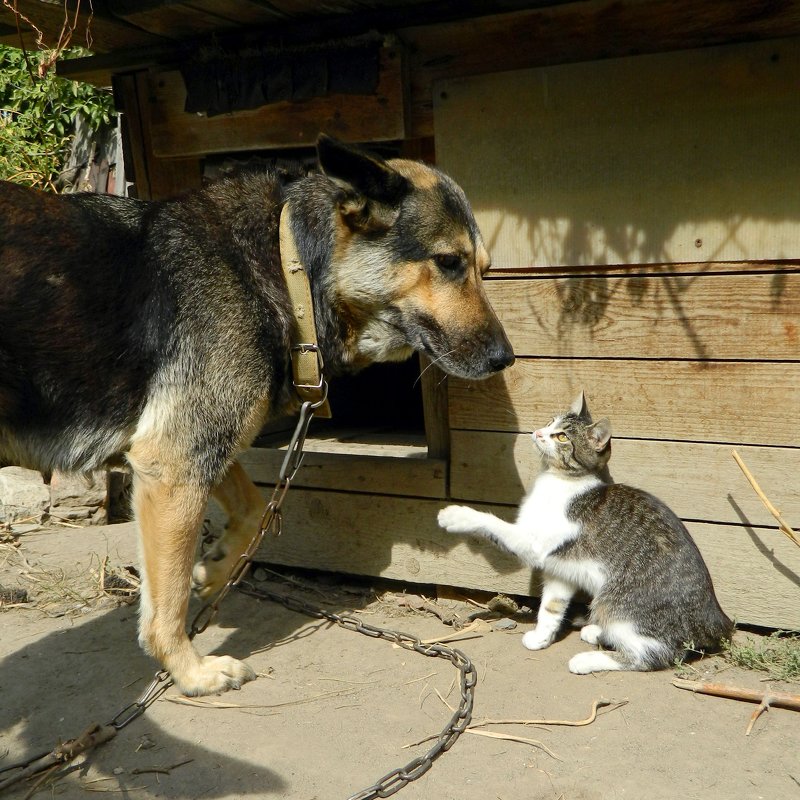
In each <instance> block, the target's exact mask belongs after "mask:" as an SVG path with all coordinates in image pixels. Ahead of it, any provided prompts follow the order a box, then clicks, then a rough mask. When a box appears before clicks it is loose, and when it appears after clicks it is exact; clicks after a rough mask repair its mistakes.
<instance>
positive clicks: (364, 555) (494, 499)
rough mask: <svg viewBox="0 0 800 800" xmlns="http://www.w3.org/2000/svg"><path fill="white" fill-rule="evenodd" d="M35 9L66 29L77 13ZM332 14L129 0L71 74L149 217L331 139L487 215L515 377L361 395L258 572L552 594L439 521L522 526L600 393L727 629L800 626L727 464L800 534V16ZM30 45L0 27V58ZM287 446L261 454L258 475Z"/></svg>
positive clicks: (777, 560) (360, 384)
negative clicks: (543, 455)
mask: <svg viewBox="0 0 800 800" xmlns="http://www.w3.org/2000/svg"><path fill="white" fill-rule="evenodd" d="M18 7H19V9H20V10H21V11H23V12H24V13H25V14H26V16H27V17H29V18H30V19H32V20H34V21H37V20H38V21H39V23H40V27H43V29H46V30H52V31H56V32H57V30H58V29H60V26H61V23H62V21H63V14H62V11H61V9H60V8H57V7H55V6H50V5H47V4H45V3H42V2H35V0H20V2H19V3H18ZM324 7H325V12H324V15H323V14H322V12H320V11H319V10H318V4H316V3H312V2H306V1H305V0H292V2H288V0H287V1H286V2H283V1H282V0H277V1H275V2H270V3H266V2H259V0H233V1H232V2H227V1H226V2H215V0H194V1H193V2H185V3H182V2H164V1H163V0H145V1H144V2H131V1H130V0H107V2H105V3H104V4H103V5H102V7H101V8H95V12H94V17H93V19H92V21H91V32H92V39H93V47H94V49H95V50H96V52H97V54H96V55H94V56H93V57H91V58H86V59H80V60H77V61H68V62H65V63H63V64H62V65H60V69H61V71H62V72H63V74H64V75H67V76H70V77H77V78H82V79H88V80H92V81H95V82H98V83H112V82H113V86H114V89H115V93H116V97H117V101H118V104H119V106H120V108H121V110H122V111H123V112H124V113H125V118H126V121H127V136H128V138H127V146H128V156H129V159H128V160H129V162H130V164H129V166H128V167H127V172H128V174H130V173H133V174H134V176H135V177H134V180H135V184H136V191H137V193H138V195H139V196H140V197H152V198H157V197H163V196H166V195H169V194H172V193H175V192H180V191H184V190H186V189H189V188H193V187H196V186H199V185H200V183H201V180H202V175H203V172H204V169H205V171H208V170H209V167H210V165H211V164H212V163H215V161H216V162H219V160H220V159H221V158H222V157H223V156H224V155H238V156H240V157H246V156H249V155H252V154H253V153H258V154H260V155H261V156H263V157H267V158H271V157H275V156H279V157H282V158H286V157H292V155H293V154H294V153H297V154H298V155H300V156H303V157H307V156H308V155H309V154H310V150H302V149H299V150H298V149H295V148H303V147H306V148H308V146H309V145H310V144H311V143H312V142H313V140H314V138H315V137H316V135H317V133H318V131H326V132H328V133H331V134H333V135H336V136H339V137H341V138H343V139H346V140H350V141H357V142H364V143H370V144H373V145H378V146H380V147H382V148H383V150H384V152H388V153H402V154H405V155H409V156H412V157H419V158H424V159H429V160H435V162H436V163H437V164H438V165H439V166H441V167H442V168H443V169H445V170H446V171H447V172H449V173H450V174H451V175H452V176H453V177H454V178H455V179H456V180H458V181H459V182H460V183H461V184H462V185H463V187H464V189H465V190H466V193H467V195H468V197H469V198H470V200H471V202H472V204H473V206H474V209H475V212H476V216H477V218H478V221H479V224H480V226H481V228H482V231H483V234H484V237H485V239H486V241H487V243H488V245H489V247H490V250H491V252H492V254H493V261H494V267H493V269H492V270H491V272H490V273H489V277H488V283H489V294H490V297H491V300H492V302H493V304H494V306H495V308H496V310H497V312H498V314H499V316H500V317H501V319H502V321H503V322H504V324H505V326H506V330H507V331H508V333H509V336H510V338H511V340H512V342H513V344H514V348H515V351H516V353H517V356H518V359H517V362H516V364H515V366H514V367H513V368H511V369H510V370H508V371H507V372H506V373H505V374H503V375H502V376H499V377H497V378H494V379H491V380H489V381H486V382H482V383H479V382H475V383H471V382H468V381H462V380H454V379H452V378H451V379H445V378H444V376H443V375H442V374H441V373H439V372H437V371H436V369H435V368H429V369H426V368H423V370H422V375H421V378H420V377H419V373H420V370H419V367H418V366H417V365H412V370H411V371H409V369H408V368H407V367H406V368H403V367H386V368H375V369H370V370H367V371H366V372H365V373H364V374H363V375H362V376H360V377H359V378H358V379H356V380H354V381H352V382H348V383H347V385H345V386H343V387H341V388H340V389H339V394H338V396H335V397H334V399H333V405H334V413H335V415H336V419H335V420H334V422H333V423H332V424H325V425H319V426H318V427H317V428H316V430H315V433H314V439H313V441H312V442H310V443H309V448H308V449H309V450H310V452H309V453H308V455H307V457H306V461H305V465H304V467H303V469H302V470H301V472H300V474H299V479H298V481H297V484H296V488H295V489H293V491H292V493H291V495H290V498H289V500H288V501H287V509H286V525H285V528H286V533H285V535H284V536H283V537H281V538H280V539H279V540H277V541H269V542H267V543H266V544H265V545H264V548H263V551H262V553H261V555H262V557H263V558H264V559H265V560H267V561H271V562H274V563H280V564H287V565H295V566H303V567H313V568H320V569H325V570H335V571H341V572H344V573H355V574H362V575H381V576H386V577H389V578H395V579H400V580H403V581H409V582H419V583H426V584H440V585H448V586H455V587H465V588H471V589H483V590H492V591H503V592H509V593H517V594H523V595H525V594H530V593H534V594H535V592H536V590H537V582H536V580H535V577H533V576H531V574H530V572H529V571H528V570H526V569H523V568H520V566H519V565H518V564H517V563H516V562H514V561H513V560H512V559H510V558H507V557H505V556H504V555H503V554H501V553H498V552H496V551H495V550H492V549H489V548H486V547H482V546H480V545H478V544H476V543H474V542H471V541H469V540H464V539H457V538H454V537H449V536H447V535H446V534H443V533H441V532H440V531H439V530H438V529H437V525H436V512H437V511H438V509H439V508H441V507H442V506H443V505H444V504H445V503H446V502H449V501H464V502H468V503H471V504H479V505H481V506H485V507H487V508H492V509H493V510H495V511H496V513H498V514H499V515H501V516H504V517H507V518H508V517H511V516H512V515H513V514H514V510H515V508H514V507H515V506H516V504H517V503H518V502H519V500H520V498H521V496H522V495H523V493H524V491H525V488H526V487H527V486H528V485H529V484H530V481H531V479H532V478H533V476H534V474H535V471H536V468H537V467H536V458H535V456H534V452H533V448H532V446H531V443H530V440H529V437H528V434H529V432H530V431H531V430H532V429H533V428H535V427H538V426H539V425H541V424H543V423H545V422H547V420H548V419H549V418H550V417H551V416H552V414H553V413H554V412H556V411H559V410H561V409H563V408H564V407H565V406H566V405H567V404H568V403H569V402H570V400H571V399H572V398H573V396H574V395H575V394H576V392H577V391H578V390H580V389H584V390H585V391H586V394H587V397H588V400H589V403H590V407H591V408H592V409H593V410H594V412H595V413H596V415H598V416H600V415H602V416H608V417H610V419H611V421H612V425H613V428H614V431H615V444H614V455H613V458H612V462H611V468H612V474H613V476H614V478H615V479H616V480H618V481H622V482H627V483H631V484H633V485H636V486H640V487H642V488H645V489H648V490H650V491H652V492H653V493H655V494H657V495H658V496H660V497H661V498H663V499H664V500H665V501H666V502H667V503H669V504H670V505H671V506H672V507H673V508H674V509H675V511H676V512H677V513H678V514H679V515H680V516H681V517H682V518H683V519H684V520H686V522H687V525H688V527H689V529H690V531H691V532H692V534H693V536H694V537H695V539H696V540H697V543H698V545H699V546H700V548H701V550H702V552H703V554H704V556H705V558H706V560H707V562H708V565H709V568H710V570H711V572H712V575H713V578H714V581H715V584H716V587H717V590H718V593H719V596H720V599H721V601H722V604H723V606H724V607H725V609H726V610H727V611H728V612H729V613H730V614H731V615H733V616H735V617H736V618H737V619H738V620H739V621H740V622H746V623H753V624H760V625H767V626H772V627H781V628H793V629H800V603H798V598H800V550H798V548H797V547H795V546H794V545H792V544H791V543H790V542H789V541H788V540H787V539H786V538H784V537H783V536H782V535H781V534H780V533H779V532H778V530H777V526H776V521H775V519H774V518H773V516H771V515H770V513H769V512H768V511H767V510H766V509H765V508H764V506H763V505H762V503H761V502H760V501H759V499H758V498H757V496H756V495H755V493H754V492H753V490H752V488H751V487H750V485H749V484H748V482H747V481H746V479H745V477H744V475H743V474H742V472H741V471H740V469H739V467H738V466H737V465H736V463H735V462H734V460H733V458H732V450H733V449H734V448H735V449H737V450H738V452H739V454H740V455H741V456H742V457H743V459H744V461H745V462H746V463H747V465H748V466H749V467H750V469H751V470H752V472H753V473H754V474H755V476H756V478H757V479H758V480H759V481H760V483H761V485H762V487H763V488H764V490H765V491H766V493H767V494H768V495H769V496H770V498H771V499H772V500H773V501H774V502H775V504H776V505H777V506H779V507H780V509H781V511H782V512H783V515H784V516H785V517H786V519H787V520H789V521H790V523H791V522H792V521H793V522H794V524H795V525H796V526H797V525H800V478H799V477H798V476H800V135H799V134H798V124H799V123H800V91H798V87H800V2H794V1H793V0H787V1H786V2H782V3H774V2H768V1H767V0H762V1H761V2H739V1H738V0H714V1H713V2H696V1H695V0H691V1H690V0H678V1H677V2H672V1H670V2H667V0H650V1H649V2H644V1H643V0H584V2H560V3H546V2H538V3H537V2H528V3H525V2H514V0H506V1H505V2H502V1H498V2H483V3H473V2H422V1H418V2H413V1H411V2H402V0H396V1H394V2H393V1H392V0H374V2H371V1H370V0H366V2H360V3H358V4H353V3H326V4H325V5H324ZM3 26H5V27H3ZM48 26H49V27H48ZM21 30H22V33H23V35H24V36H27V35H28V34H27V32H26V25H25V22H24V20H22V21H21ZM17 36H18V33H17V26H16V22H15V21H14V20H13V19H12V18H11V15H10V13H9V11H8V10H7V9H3V10H2V11H1V12H0V39H2V40H3V41H6V42H8V43H12V44H15V43H16V42H17V41H18V39H17ZM76 36H77V34H76ZM259 62H268V64H269V69H267V68H266V67H263V64H262V67H261V68H263V75H262V80H261V84H260V85H259V86H255V83H257V82H258V81H257V80H256V78H257V77H258V74H259V73H258V70H259V69H260V67H259ZM248 70H249V71H250V72H252V73H254V74H255V75H256V78H252V75H251V77H250V78H247V79H246V80H245V79H242V80H239V79H240V77H241V76H242V75H244V74H250V72H248ZM287 76H289V77H287ZM337 81H338V83H337ZM348 81H349V82H348ZM285 438H286V437H285V434H281V432H280V431H279V430H278V431H277V432H276V431H274V430H273V431H272V432H271V433H268V435H265V436H264V437H263V438H262V440H260V441H259V444H260V445H261V446H259V447H254V448H252V449H250V450H249V451H248V452H246V453H245V454H244V455H243V457H242V460H243V462H244V463H245V465H246V466H247V468H248V470H249V471H250V473H251V474H252V475H253V477H254V478H255V479H256V481H257V482H259V483H263V484H269V483H270V482H271V481H272V480H273V479H274V477H275V474H276V471H277V468H278V465H279V463H280V461H281V459H282V452H281V450H280V445H281V444H282V443H283V442H284V441H285Z"/></svg>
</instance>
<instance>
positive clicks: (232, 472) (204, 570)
mask: <svg viewBox="0 0 800 800" xmlns="http://www.w3.org/2000/svg"><path fill="white" fill-rule="evenodd" d="M212 494H213V495H214V498H215V499H216V500H217V501H218V502H219V504H220V505H221V506H222V509H223V511H224V512H225V513H226V514H227V516H228V523H227V525H226V526H225V531H224V532H223V534H222V536H221V537H220V538H219V539H218V540H217V541H216V542H215V543H214V544H213V545H212V547H211V548H210V549H209V551H208V552H207V553H206V554H205V556H204V557H203V560H202V561H199V562H198V563H197V564H196V565H195V567H194V571H193V572H192V588H193V589H194V591H195V592H196V593H197V594H198V595H199V596H200V597H203V598H208V597H211V596H212V595H214V594H215V593H216V592H218V591H219V590H220V589H221V588H222V586H223V584H224V583H225V580H226V579H227V577H228V574H229V573H230V571H231V568H232V567H233V565H234V563H235V562H236V560H237V559H238V558H239V556H241V555H242V553H244V551H245V550H246V549H247V545H248V544H250V540H251V539H252V538H253V536H255V534H256V532H257V531H258V527H259V525H260V524H261V517H262V515H263V512H264V503H265V501H264V498H263V497H262V496H261V493H260V492H259V491H258V489H257V488H256V487H255V485H254V484H253V482H252V481H251V480H250V478H249V477H248V475H247V473H246V472H245V471H244V469H243V468H242V465H241V464H240V463H239V462H238V461H234V462H233V464H232V465H231V468H230V469H229V470H228V473H227V474H226V475H225V477H224V479H223V480H222V482H221V483H220V484H219V485H218V486H217V487H216V488H215V489H213V491H212Z"/></svg>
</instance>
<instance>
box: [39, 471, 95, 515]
mask: <svg viewBox="0 0 800 800" xmlns="http://www.w3.org/2000/svg"><path fill="white" fill-rule="evenodd" d="M107 508H108V472H106V471H105V470H98V471H97V472H92V473H86V474H81V473H67V472H58V471H56V472H54V473H53V475H52V477H51V478H50V516H52V517H53V518H55V519H57V520H58V519H60V520H68V521H71V522H84V523H85V524H87V525H104V524H105V523H106V521H107V520H108V514H107Z"/></svg>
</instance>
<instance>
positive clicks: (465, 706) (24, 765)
mask: <svg viewBox="0 0 800 800" xmlns="http://www.w3.org/2000/svg"><path fill="white" fill-rule="evenodd" d="M323 386H324V390H323V392H324V393H323V397H322V399H321V400H318V401H316V402H311V401H306V402H304V403H303V404H302V406H301V408H300V418H299V420H298V422H297V427H296V428H295V431H294V434H293V436H292V439H291V441H290V443H289V448H288V450H287V453H286V457H285V458H284V460H283V464H282V466H281V470H280V473H279V478H278V482H277V483H276V485H275V488H274V490H273V492H272V497H271V498H270V500H269V502H268V503H267V506H266V509H265V510H264V514H263V516H262V518H261V524H260V525H259V528H258V530H257V531H256V534H255V535H254V536H253V538H252V540H251V541H250V544H249V545H248V546H247V549H246V550H245V551H244V552H243V553H242V554H241V556H239V558H238V560H237V561H236V563H235V564H234V565H233V567H232V568H231V571H230V573H229V574H228V579H227V581H226V582H225V585H224V586H223V587H222V588H221V589H220V590H219V591H218V592H217V594H216V595H214V597H212V598H211V599H210V600H209V601H207V602H206V603H205V604H204V605H203V606H202V607H201V608H200V610H199V611H198V612H197V614H196V615H195V617H194V619H193V620H192V622H191V624H190V626H189V638H190V639H194V637H195V636H196V635H197V634H198V633H202V632H203V631H204V630H205V629H206V628H207V627H208V626H209V625H210V624H211V623H212V622H213V620H214V619H215V618H216V616H217V612H218V610H219V605H220V603H221V602H222V601H223V600H224V599H225V597H227V595H228V594H229V592H230V591H231V589H233V588H234V587H238V588H239V590H240V591H242V592H243V593H245V594H248V595H250V596H252V597H256V598H259V599H266V600H273V601H276V602H279V603H281V604H283V605H284V606H285V607H286V608H288V609H290V610H292V611H297V612H300V613H302V614H307V615H308V616H311V617H314V618H316V619H326V620H328V621H330V622H333V623H335V624H337V625H339V626H341V627H342V628H346V629H348V630H352V631H356V632H357V633H363V634H364V635H365V636H370V637H371V638H373V639H383V640H385V641H388V642H392V643H393V644H396V645H398V646H400V647H402V648H404V649H406V650H412V651H414V652H416V653H420V654H421V655H424V656H428V657H429V658H444V659H446V660H448V661H450V662H451V663H452V664H453V666H454V667H456V669H458V671H459V673H460V683H461V702H460V704H459V706H458V709H457V710H456V711H455V713H454V714H453V717H452V718H451V719H450V721H449V722H448V724H447V725H446V726H445V728H444V729H443V730H442V732H441V733H440V734H439V736H438V737H437V739H436V742H435V743H434V744H433V746H432V747H431V748H430V749H429V750H428V751H427V752H426V753H425V754H424V755H422V756H419V757H417V758H415V759H413V760H412V761H410V762H409V763H408V764H406V765H405V766H403V767H398V768H397V769H394V770H392V771H391V772H389V773H387V774H386V775H384V776H383V777H382V778H381V779H380V780H379V781H378V782H377V783H375V784H373V785H372V786H370V787H368V788H366V789H362V790H361V791H360V792H356V794H353V795H350V797H348V799H347V800H373V798H376V797H390V796H391V795H393V794H395V793H396V792H399V791H400V789H402V788H403V787H404V786H406V785H407V784H408V783H410V782H411V781H415V780H417V778H419V777H421V776H422V775H424V774H425V773H426V772H427V771H428V770H429V769H430V768H431V766H432V764H433V762H434V760H435V759H436V758H438V757H439V756H440V755H441V754H442V753H444V752H445V751H447V750H449V749H450V747H452V745H453V743H454V742H455V740H456V739H457V738H458V737H459V736H460V735H461V734H462V733H463V732H464V730H465V728H466V727H467V725H468V724H469V722H470V720H471V719H472V707H473V701H474V694H475V684H476V682H477V673H476V671H475V667H474V665H473V664H472V662H471V661H470V660H469V658H468V657H467V656H466V655H465V654H464V653H463V652H461V651H460V650H457V649H455V648H451V647H447V646H445V645H442V644H431V645H426V644H423V643H422V641H420V639H418V638H417V637H416V636H411V635H410V634H407V633H402V632H400V631H392V630H387V629H383V628H377V627H375V626H373V625H368V624H367V623H365V622H362V621H361V620H360V619H358V618H357V617H354V616H350V615H346V614H334V613H333V612H331V611H324V610H322V609H319V608H315V607H314V606H311V605H309V604H308V603H306V602H304V601H303V600H300V599H298V598H295V597H290V596H286V595H280V594H277V593H275V592H270V591H269V590H267V589H256V588H254V587H253V586H252V585H250V584H248V585H247V586H246V587H243V586H241V585H240V583H241V581H242V580H243V579H244V577H245V575H246V574H247V571H248V569H249V568H250V565H251V564H252V561H253V557H254V556H255V554H256V552H257V551H258V548H259V546H260V545H261V542H262V540H263V539H264V536H265V535H266V534H267V533H271V534H273V535H275V536H280V534H281V531H282V527H283V517H282V512H281V506H282V504H283V501H284V499H285V498H286V494H287V492H288V491H289V487H290V486H291V484H292V481H293V480H294V477H295V475H296V474H297V471H298V470H299V469H300V465H301V463H302V461H303V455H304V454H303V446H304V444H305V440H306V436H307V434H308V427H309V425H310V423H311V420H312V418H313V416H314V412H315V411H316V410H317V409H318V408H319V407H320V406H322V405H323V403H324V402H325V400H326V399H327V393H328V392H327V388H328V387H327V384H325V383H324V384H323ZM172 685H173V680H172V678H171V676H170V674H169V672H168V671H167V670H164V669H161V670H158V672H156V674H155V676H154V677H153V680H152V681H151V682H150V683H149V684H148V686H147V687H146V688H145V690H144V691H143V692H142V693H141V694H140V695H139V697H138V698H137V699H136V700H134V702H133V703H130V704H129V705H127V706H125V707H124V708H123V709H122V710H121V711H119V712H118V713H117V714H116V715H115V716H114V717H113V718H112V719H111V720H110V721H109V722H107V723H106V725H105V726H102V728H103V730H107V734H106V736H105V738H103V739H102V741H108V740H109V739H111V738H113V736H114V735H115V734H116V732H117V731H121V730H122V729H123V728H125V727H126V726H128V725H130V724H131V722H133V721H134V720H135V719H138V718H139V717H140V716H142V714H144V712H145V711H146V710H147V709H148V708H149V707H150V706H151V705H153V703H155V702H156V701H157V700H158V699H159V698H160V697H161V696H162V695H163V694H164V692H166V691H167V689H169V688H170V687H171V686H172ZM95 728H96V729H98V730H99V729H100V726H94V727H93V728H92V729H91V730H92V731H94V730H95ZM73 741H75V742H77V741H78V740H70V742H73ZM70 742H67V743H64V745H59V746H57V748H56V749H55V750H53V751H46V752H44V753H40V754H38V755H36V756H34V757H32V758H29V759H27V760H25V761H24V762H21V763H18V764H13V765H9V766H6V767H4V768H2V769H0V774H1V773H3V772H7V771H12V770H17V769H19V770H21V773H20V774H19V775H17V776H15V777H14V778H11V779H8V780H5V781H0V791H2V789H4V788H7V787H9V786H11V785H12V784H14V783H17V782H18V780H21V779H23V778H24V777H31V775H32V774H37V773H38V772H40V771H43V769H45V768H49V767H50V766H52V765H53V764H55V763H65V762H66V761H68V760H71V758H72V757H74V756H66V755H65V754H64V747H65V746H66V745H68V744H69V743H70ZM97 743H99V741H98V742H97ZM91 746H95V745H94V744H90V745H89V747H91ZM75 755H77V752H76V753H75ZM44 760H47V766H46V767H43V768H42V769H39V768H38V767H37V765H36V762H39V761H44Z"/></svg>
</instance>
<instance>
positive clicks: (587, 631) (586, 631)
mask: <svg viewBox="0 0 800 800" xmlns="http://www.w3.org/2000/svg"><path fill="white" fill-rule="evenodd" d="M602 633H603V629H602V628H601V627H600V626H599V625H595V624H594V623H590V624H589V625H584V626H583V627H582V628H581V641H584V642H587V643H588V644H600V636H601V635H602Z"/></svg>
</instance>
